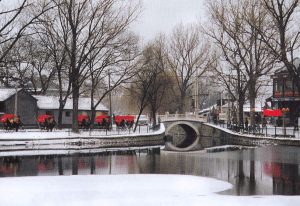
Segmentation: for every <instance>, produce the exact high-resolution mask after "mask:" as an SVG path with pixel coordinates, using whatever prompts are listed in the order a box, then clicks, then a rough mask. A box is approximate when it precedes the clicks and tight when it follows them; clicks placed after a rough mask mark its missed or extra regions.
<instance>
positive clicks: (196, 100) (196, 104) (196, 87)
mask: <svg viewBox="0 0 300 206" xmlns="http://www.w3.org/2000/svg"><path fill="white" fill-rule="evenodd" d="M194 84H195V86H194V89H195V91H194V92H195V101H194V104H195V105H194V108H195V114H197V112H198V109H199V88H198V87H199V84H198V67H196V79H195V82H194Z"/></svg>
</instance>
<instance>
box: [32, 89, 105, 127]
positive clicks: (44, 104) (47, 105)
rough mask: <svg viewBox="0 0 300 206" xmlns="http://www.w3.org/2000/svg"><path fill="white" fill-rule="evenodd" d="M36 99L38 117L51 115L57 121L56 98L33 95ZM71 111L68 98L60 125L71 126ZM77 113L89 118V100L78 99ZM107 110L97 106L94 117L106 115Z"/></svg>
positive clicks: (70, 103)
mask: <svg viewBox="0 0 300 206" xmlns="http://www.w3.org/2000/svg"><path fill="white" fill-rule="evenodd" d="M33 97H34V98H36V99H37V100H38V101H37V106H38V115H43V114H51V115H54V117H55V120H56V121H57V119H58V110H59V98H58V97H56V96H41V95H34V96H33ZM72 111H73V100H72V99H71V98H68V100H67V102H66V105H65V107H64V111H63V114H62V124H64V125H70V124H72ZM78 113H79V114H87V115H89V116H91V98H79V102H78ZM107 113H108V109H107V107H105V106H104V105H103V104H99V105H98V106H97V108H96V116H97V115H102V114H107Z"/></svg>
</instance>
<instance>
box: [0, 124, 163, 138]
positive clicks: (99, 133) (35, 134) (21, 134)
mask: <svg viewBox="0 0 300 206" xmlns="http://www.w3.org/2000/svg"><path fill="white" fill-rule="evenodd" d="M164 131H165V127H164V125H163V124H161V126H160V129H159V130H157V131H153V130H150V129H149V128H148V127H147V126H141V127H140V128H139V127H138V128H137V131H136V132H135V133H133V131H132V129H131V130H128V129H127V130H117V129H116V128H113V130H112V131H107V132H106V131H105V130H98V129H95V130H91V131H85V130H80V133H73V132H71V130H70V129H62V130H54V131H52V132H47V131H45V130H40V129H26V130H20V131H18V132H15V131H9V132H7V131H5V130H0V140H26V139H28V140H29V139H33V140H34V139H61V138H77V137H79V138H85V137H107V138H110V137H112V136H113V137H115V136H124V135H126V136H137V135H145V134H147V135H150V134H161V133H163V132H164Z"/></svg>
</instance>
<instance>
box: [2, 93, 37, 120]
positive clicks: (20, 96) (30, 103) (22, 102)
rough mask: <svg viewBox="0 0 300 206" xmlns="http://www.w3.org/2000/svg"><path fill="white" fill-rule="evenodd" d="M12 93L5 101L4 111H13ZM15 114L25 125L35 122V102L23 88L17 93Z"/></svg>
mask: <svg viewBox="0 0 300 206" xmlns="http://www.w3.org/2000/svg"><path fill="white" fill-rule="evenodd" d="M15 97H16V96H15V95H13V96H11V97H10V98H8V99H7V100H6V101H5V108H6V113H12V114H14V113H15V100H16V98H15ZM17 114H18V115H19V116H20V118H21V121H22V122H23V123H24V124H26V125H32V124H36V117H37V102H36V100H35V99H34V98H33V97H32V96H31V95H30V94H28V93H27V92H25V91H24V90H20V91H19V92H18V93H17Z"/></svg>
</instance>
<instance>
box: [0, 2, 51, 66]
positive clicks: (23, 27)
mask: <svg viewBox="0 0 300 206" xmlns="http://www.w3.org/2000/svg"><path fill="white" fill-rule="evenodd" d="M35 3H36V2H35V1H30V0H23V1H21V3H20V4H19V5H16V6H15V7H14V8H11V9H5V6H4V3H3V2H1V3H0V8H1V10H0V63H2V62H3V59H4V58H5V56H6V55H7V54H8V53H9V52H10V51H11V50H12V48H13V47H14V46H15V44H16V43H17V42H18V40H19V39H20V38H21V37H23V36H24V35H28V33H26V32H27V28H28V26H29V25H31V24H34V23H36V22H37V19H38V18H39V16H40V15H42V14H43V13H45V12H46V11H48V10H49V9H51V7H50V6H49V4H43V5H42V7H40V10H39V11H38V12H37V13H34V15H33V16H29V15H26V16H24V14H25V13H26V10H27V9H30V8H31V7H34V6H35ZM20 23H21V24H20Z"/></svg>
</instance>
